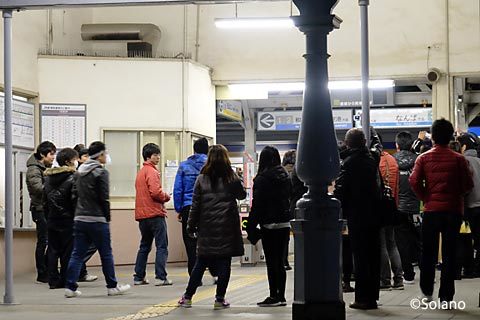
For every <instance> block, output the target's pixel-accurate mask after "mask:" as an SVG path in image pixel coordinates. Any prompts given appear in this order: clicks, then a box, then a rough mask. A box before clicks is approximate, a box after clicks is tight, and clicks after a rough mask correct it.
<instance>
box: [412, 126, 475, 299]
mask: <svg viewBox="0 0 480 320" xmlns="http://www.w3.org/2000/svg"><path fill="white" fill-rule="evenodd" d="M431 132H432V140H433V142H434V147H433V149H431V150H430V151H428V152H426V153H424V154H422V155H421V156H419V157H418V159H417V161H416V162H415V167H414V168H413V173H412V175H411V176H410V179H409V182H410V185H411V187H412V190H413V191H414V192H415V194H416V195H417V196H418V198H419V199H420V200H422V201H423V202H424V217H423V226H422V236H423V255H422V259H421V268H420V269H421V270H420V288H421V290H422V293H423V295H424V296H425V298H427V300H430V299H432V294H433V286H434V279H435V264H436V263H437V254H438V243H439V235H440V233H441V234H442V262H443V266H442V276H441V282H440V291H439V294H438V296H439V298H440V300H441V301H447V302H449V301H452V300H453V296H454V295H455V283H454V279H455V256H456V239H457V236H458V232H459V229H460V225H461V223H462V215H463V199H464V196H465V194H467V193H468V192H469V191H470V190H471V189H472V188H473V180H472V173H471V172H470V169H469V167H468V163H467V160H466V159H465V157H463V156H462V155H461V154H458V153H456V152H454V151H452V150H451V149H449V147H448V144H449V142H450V140H451V139H452V138H453V133H454V129H453V125H452V124H451V123H450V122H449V121H447V120H445V119H440V120H436V121H435V122H434V123H433V124H432V130H431Z"/></svg>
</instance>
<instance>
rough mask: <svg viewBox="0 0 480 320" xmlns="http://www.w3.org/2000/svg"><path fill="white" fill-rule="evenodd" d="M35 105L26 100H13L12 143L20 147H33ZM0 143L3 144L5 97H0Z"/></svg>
mask: <svg viewBox="0 0 480 320" xmlns="http://www.w3.org/2000/svg"><path fill="white" fill-rule="evenodd" d="M34 123H35V106H34V105H33V104H31V103H28V102H26V101H20V100H13V106H12V128H13V137H12V139H13V145H14V146H16V147H21V148H28V149H33V148H34V147H35V130H34ZM0 144H2V145H3V144H5V98H4V97H0Z"/></svg>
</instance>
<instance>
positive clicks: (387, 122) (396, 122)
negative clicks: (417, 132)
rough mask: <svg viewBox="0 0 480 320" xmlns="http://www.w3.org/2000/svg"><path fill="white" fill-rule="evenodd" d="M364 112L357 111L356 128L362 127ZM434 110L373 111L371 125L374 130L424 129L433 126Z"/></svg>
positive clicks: (394, 109) (400, 109)
mask: <svg viewBox="0 0 480 320" xmlns="http://www.w3.org/2000/svg"><path fill="white" fill-rule="evenodd" d="M361 115H362V111H361V110H357V111H355V115H354V120H355V127H357V128H360V127H362V123H361ZM432 122H433V116H432V108H391V109H371V110H370V124H371V126H372V127H374V128H379V129H391V128H423V127H429V126H431V125H432Z"/></svg>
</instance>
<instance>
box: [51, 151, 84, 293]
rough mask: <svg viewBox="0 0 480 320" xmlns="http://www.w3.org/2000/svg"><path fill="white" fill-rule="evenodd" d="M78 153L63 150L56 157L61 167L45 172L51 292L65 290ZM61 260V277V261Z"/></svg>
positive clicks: (71, 233)
mask: <svg viewBox="0 0 480 320" xmlns="http://www.w3.org/2000/svg"><path fill="white" fill-rule="evenodd" d="M77 159H78V153H77V152H76V151H75V150H73V149H71V148H64V149H62V150H61V151H60V152H59V153H58V155H57V159H56V160H57V163H58V164H59V165H60V167H57V168H49V169H47V170H45V187H44V197H43V209H44V212H45V216H46V217H47V226H48V242H49V243H48V246H49V250H50V255H49V259H48V273H49V278H48V283H49V285H50V289H57V288H63V287H64V286H65V275H66V271H67V266H68V261H69V260H70V255H71V254H72V248H73V216H74V214H75V198H74V197H73V196H72V189H73V183H74V178H73V175H74V173H75V168H76V166H77ZM59 259H60V274H58V260H59Z"/></svg>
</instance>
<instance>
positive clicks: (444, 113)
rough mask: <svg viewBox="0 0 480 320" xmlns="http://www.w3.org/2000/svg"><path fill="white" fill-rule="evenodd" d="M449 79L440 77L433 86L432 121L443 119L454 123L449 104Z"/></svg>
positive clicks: (451, 108)
mask: <svg viewBox="0 0 480 320" xmlns="http://www.w3.org/2000/svg"><path fill="white" fill-rule="evenodd" d="M450 88H451V77H447V76H442V77H441V78H440V80H439V81H438V82H437V83H435V84H434V85H433V92H432V107H433V119H434V120H436V119H440V118H445V119H447V120H450V121H454V117H453V106H452V103H451V100H452V97H451V94H450V92H451V90H450Z"/></svg>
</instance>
